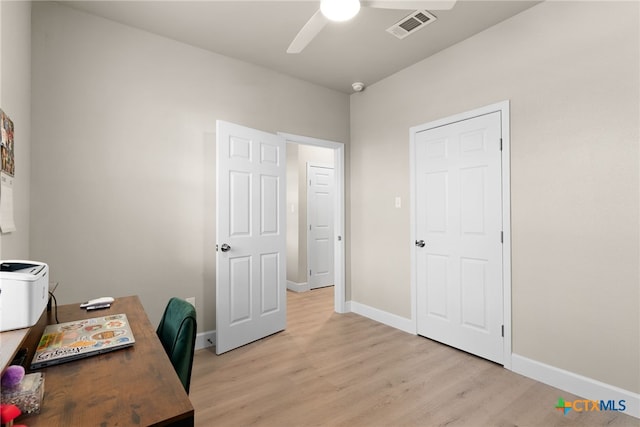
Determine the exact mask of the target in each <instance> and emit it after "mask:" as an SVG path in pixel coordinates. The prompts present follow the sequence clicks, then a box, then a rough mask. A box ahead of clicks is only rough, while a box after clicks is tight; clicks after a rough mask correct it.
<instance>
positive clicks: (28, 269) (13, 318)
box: [0, 260, 49, 332]
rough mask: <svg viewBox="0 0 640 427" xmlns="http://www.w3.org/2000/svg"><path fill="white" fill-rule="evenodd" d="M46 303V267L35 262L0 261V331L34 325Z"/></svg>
mask: <svg viewBox="0 0 640 427" xmlns="http://www.w3.org/2000/svg"><path fill="white" fill-rule="evenodd" d="M48 300H49V266H48V265H47V264H45V263H43V262H38V261H24V260H8V261H1V262H0V332H4V331H10V330H12V329H20V328H28V327H30V326H33V325H35V324H36V322H38V319H40V316H41V315H42V312H43V311H44V308H45V307H46V305H47V301H48Z"/></svg>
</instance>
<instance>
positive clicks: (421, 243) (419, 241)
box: [416, 240, 426, 248]
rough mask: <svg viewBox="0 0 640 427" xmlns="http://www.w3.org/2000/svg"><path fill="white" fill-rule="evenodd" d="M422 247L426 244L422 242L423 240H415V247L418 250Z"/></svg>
mask: <svg viewBox="0 0 640 427" xmlns="http://www.w3.org/2000/svg"><path fill="white" fill-rule="evenodd" d="M424 245H426V243H425V242H424V240H416V246H417V247H419V248H424Z"/></svg>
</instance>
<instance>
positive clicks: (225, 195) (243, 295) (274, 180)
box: [216, 121, 287, 354]
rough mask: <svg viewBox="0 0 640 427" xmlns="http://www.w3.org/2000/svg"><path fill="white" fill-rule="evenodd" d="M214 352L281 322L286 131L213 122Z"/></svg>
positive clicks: (281, 326)
mask: <svg viewBox="0 0 640 427" xmlns="http://www.w3.org/2000/svg"><path fill="white" fill-rule="evenodd" d="M216 142H217V143H216V156H217V157H216V165H217V168H216V174H217V181H216V187H217V191H216V210H217V217H216V239H217V242H218V251H217V253H216V354H221V353H224V352H226V351H229V350H232V349H234V348H236V347H240V346H242V345H244V344H248V343H250V342H252V341H255V340H258V339H260V338H263V337H265V336H268V335H271V334H273V333H275V332H279V331H282V330H283V329H284V328H285V326H286V307H287V304H286V271H287V270H286V265H285V263H286V235H285V230H286V225H285V215H284V212H285V202H286V200H285V199H286V197H285V184H286V182H285V179H286V153H285V140H284V138H282V137H280V136H277V135H273V134H270V133H265V132H261V131H258V130H255V129H250V128H246V127H243V126H238V125H234V124H232V123H227V122H223V121H217V122H216Z"/></svg>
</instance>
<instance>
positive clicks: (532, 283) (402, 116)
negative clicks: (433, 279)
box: [350, 2, 640, 393]
mask: <svg viewBox="0 0 640 427" xmlns="http://www.w3.org/2000/svg"><path fill="white" fill-rule="evenodd" d="M638 9H639V3H638V2H602V3H600V2H544V3H542V4H540V5H537V6H535V7H533V8H531V9H529V10H527V11H525V12H523V13H521V14H519V15H517V16H515V17H514V18H512V19H509V20H507V21H504V22H503V23H501V24H498V25H497V26H495V27H493V28H490V29H488V30H486V31H484V32H483V33H480V34H479V35H476V36H474V37H472V38H470V39H467V40H465V41H464V42H462V43H460V44H458V45H456V46H454V47H452V48H450V49H447V50H445V51H442V52H440V53H439V54H437V55H435V56H433V57H431V58H429V59H427V60H425V61H422V62H420V63H418V64H416V65H414V66H412V67H409V68H407V69H405V70H403V71H401V72H399V73H397V74H396V75H394V76H392V77H390V78H387V79H386V80H384V81H381V82H379V83H377V84H375V85H372V86H370V87H368V88H367V90H366V91H364V92H362V93H360V94H354V95H352V97H351V142H350V150H351V159H352V161H351V194H352V196H351V243H352V250H351V257H352V258H351V260H352V261H351V292H352V299H353V300H354V301H357V302H360V303H362V304H366V305H369V306H372V307H375V308H378V309H380V310H384V311H388V312H391V313H394V314H397V315H399V316H403V317H407V318H408V317H410V316H411V295H410V292H411V288H410V263H409V258H410V241H411V239H412V238H413V237H414V236H411V235H410V224H409V221H410V220H409V218H410V212H409V210H408V206H409V203H408V200H409V137H408V130H409V128H410V127H411V126H416V125H419V124H423V123H426V122H429V121H431V120H435V119H439V118H442V117H446V116H449V115H452V114H456V113H460V112H463V111H468V110H471V109H474V108H477V107H481V106H484V105H488V104H492V103H494V102H498V101H502V100H506V99H509V100H511V150H512V151H511V154H512V156H511V172H512V173H511V202H512V244H513V247H512V257H513V258H512V259H513V275H512V280H513V284H512V308H513V319H512V326H513V336H512V338H513V351H514V353H517V354H519V355H521V356H525V357H527V358H530V359H533V360H536V361H539V362H542V363H545V364H548V365H551V366H555V367H558V368H561V369H564V370H567V371H570V372H575V373H578V374H580V375H584V376H587V377H590V378H593V379H596V380H599V381H602V382H604V383H607V384H612V385H615V386H618V387H620V388H623V389H625V390H629V391H632V392H635V393H638V392H640V372H639V369H640V364H639V363H638V361H639V360H640V342H639V340H640V318H639V312H640V310H639V302H640V294H639V285H638V284H639V283H640V277H639V259H640V258H639V255H640V254H639V244H640V241H639V218H640V216H639V213H638V208H639V194H640V191H639V162H638V159H639V157H638V156H639V150H638V141H639V138H640V136H639V134H638V133H639V128H640V111H639V97H638V95H639V93H640V83H639V80H640V70H639V64H640V45H639V43H640V42H639V39H640V37H639V28H638V27H639V20H638V16H639V10H638ZM396 195H399V196H402V199H403V200H405V201H407V202H405V203H404V204H403V206H404V207H403V209H394V206H393V201H394V197H395V196H396ZM387 247H393V248H396V250H394V251H386V250H378V249H375V250H372V249H371V248H387Z"/></svg>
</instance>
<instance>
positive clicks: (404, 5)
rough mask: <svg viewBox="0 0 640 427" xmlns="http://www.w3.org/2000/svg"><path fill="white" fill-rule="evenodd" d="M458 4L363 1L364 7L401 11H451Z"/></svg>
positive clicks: (449, 1)
mask: <svg viewBox="0 0 640 427" xmlns="http://www.w3.org/2000/svg"><path fill="white" fill-rule="evenodd" d="M455 4H456V0H424V1H404V0H397V1H394V0H387V1H363V2H362V5H363V6H366V7H373V8H376V9H400V10H421V9H427V10H449V9H451V8H453V6H454V5H455Z"/></svg>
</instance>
